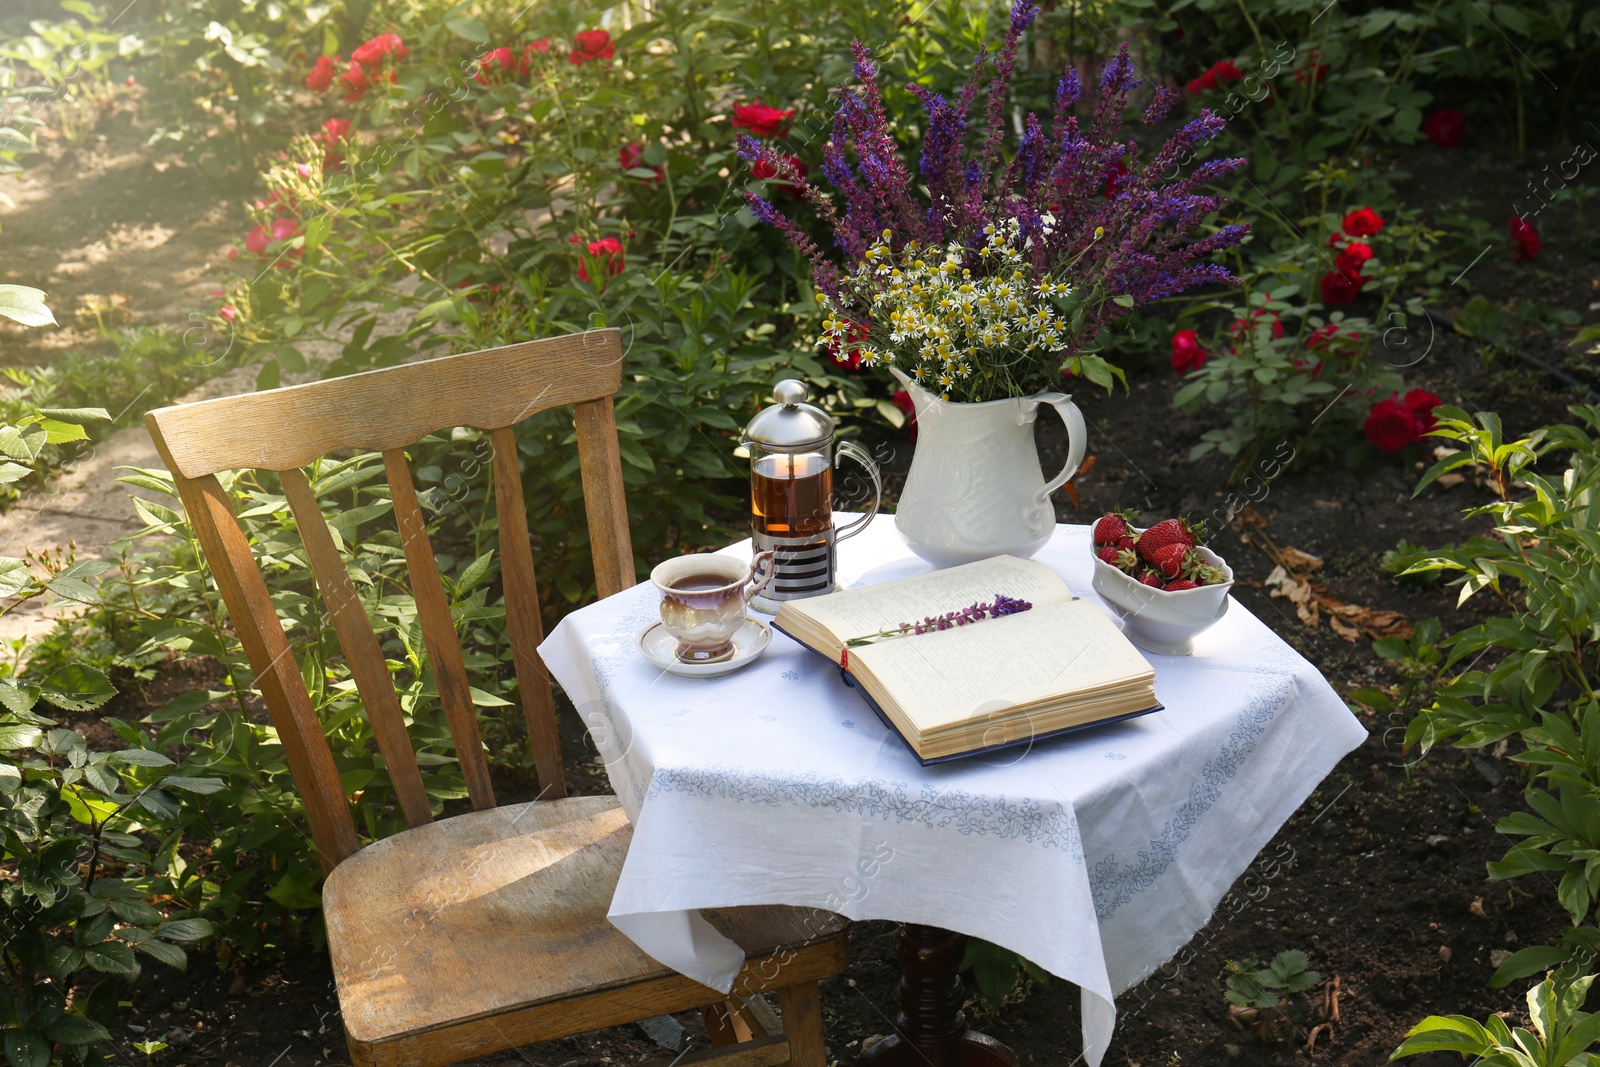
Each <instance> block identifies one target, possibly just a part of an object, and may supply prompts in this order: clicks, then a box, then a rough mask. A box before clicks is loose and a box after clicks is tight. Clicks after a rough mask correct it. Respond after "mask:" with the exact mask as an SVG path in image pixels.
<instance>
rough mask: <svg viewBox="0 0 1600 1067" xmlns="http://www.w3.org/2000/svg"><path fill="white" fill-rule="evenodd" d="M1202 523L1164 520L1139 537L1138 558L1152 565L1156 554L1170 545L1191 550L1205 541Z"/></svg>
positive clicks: (1204, 530)
mask: <svg viewBox="0 0 1600 1067" xmlns="http://www.w3.org/2000/svg"><path fill="white" fill-rule="evenodd" d="M1205 536H1206V527H1205V523H1203V522H1196V523H1190V522H1189V520H1187V519H1165V520H1163V521H1161V522H1158V523H1156V524H1155V525H1154V526H1152V527H1150V528H1149V529H1148V530H1146V531H1145V532H1144V533H1142V534H1140V535H1139V558H1140V559H1142V560H1144V561H1146V562H1147V563H1154V562H1155V559H1156V553H1157V552H1159V551H1161V550H1162V549H1163V548H1167V547H1168V546H1170V545H1183V546H1184V547H1185V548H1192V547H1193V546H1195V545H1197V544H1199V543H1200V542H1201V541H1203V540H1204V539H1205Z"/></svg>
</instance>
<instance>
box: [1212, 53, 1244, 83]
mask: <svg viewBox="0 0 1600 1067" xmlns="http://www.w3.org/2000/svg"><path fill="white" fill-rule="evenodd" d="M1206 73H1207V74H1210V75H1211V76H1212V77H1213V78H1214V79H1215V80H1216V84H1217V85H1218V86H1223V85H1227V84H1228V83H1229V82H1236V81H1238V80H1239V79H1240V78H1242V77H1244V73H1243V72H1242V71H1241V70H1240V69H1239V68H1238V67H1236V66H1234V65H1233V60H1231V59H1222V60H1218V61H1217V62H1216V63H1213V64H1212V65H1211V69H1210V70H1208V71H1206Z"/></svg>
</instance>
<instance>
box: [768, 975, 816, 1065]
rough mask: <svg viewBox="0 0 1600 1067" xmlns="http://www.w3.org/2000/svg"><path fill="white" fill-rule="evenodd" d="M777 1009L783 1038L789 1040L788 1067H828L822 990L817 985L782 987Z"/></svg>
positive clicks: (805, 983)
mask: <svg viewBox="0 0 1600 1067" xmlns="http://www.w3.org/2000/svg"><path fill="white" fill-rule="evenodd" d="M778 1007H779V1009H780V1010H781V1011H782V1012H783V1033H784V1036H785V1037H787V1038H788V1039H789V1064H790V1067H827V1063H828V1053H827V1048H826V1046H824V1044H823V1041H822V988H821V987H820V986H819V985H818V984H817V983H816V982H801V983H800V984H799V985H792V986H785V987H784V988H782V989H780V990H778Z"/></svg>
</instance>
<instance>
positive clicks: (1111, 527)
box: [1094, 511, 1128, 545]
mask: <svg viewBox="0 0 1600 1067" xmlns="http://www.w3.org/2000/svg"><path fill="white" fill-rule="evenodd" d="M1126 536H1128V522H1127V520H1126V519H1124V518H1123V517H1122V516H1121V515H1118V514H1117V513H1116V512H1114V511H1110V512H1107V513H1106V514H1104V515H1102V516H1100V518H1099V520H1097V521H1096V522H1095V524H1094V543H1095V544H1097V545H1114V544H1116V543H1117V542H1118V541H1120V540H1122V539H1123V538H1124V537H1126Z"/></svg>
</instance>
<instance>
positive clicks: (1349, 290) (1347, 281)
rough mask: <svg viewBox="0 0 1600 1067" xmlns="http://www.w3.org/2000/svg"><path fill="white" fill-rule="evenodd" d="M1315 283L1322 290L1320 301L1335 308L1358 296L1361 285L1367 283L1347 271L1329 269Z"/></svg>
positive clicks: (1358, 275) (1359, 276)
mask: <svg viewBox="0 0 1600 1067" xmlns="http://www.w3.org/2000/svg"><path fill="white" fill-rule="evenodd" d="M1317 284H1318V287H1319V288H1320V289H1321V290H1322V302H1323V303H1324V304H1327V305H1328V306H1329V307H1336V308H1337V307H1344V306H1345V305H1346V304H1348V303H1350V301H1352V300H1354V299H1355V298H1356V297H1358V296H1360V295H1361V287H1362V286H1363V285H1366V284H1367V279H1365V278H1363V277H1362V276H1361V275H1360V274H1351V273H1349V272H1348V271H1342V270H1330V271H1329V272H1328V273H1326V274H1324V275H1323V276H1322V280H1321V281H1320V282H1318V283H1317Z"/></svg>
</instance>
